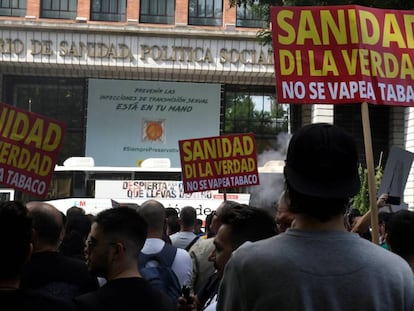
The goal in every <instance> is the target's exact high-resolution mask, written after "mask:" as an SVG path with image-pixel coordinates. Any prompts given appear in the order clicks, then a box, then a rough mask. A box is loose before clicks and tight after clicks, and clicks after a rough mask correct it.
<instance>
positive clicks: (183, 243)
mask: <svg viewBox="0 0 414 311" xmlns="http://www.w3.org/2000/svg"><path fill="white" fill-rule="evenodd" d="M196 237H197V235H196V234H194V233H193V232H190V231H180V232H176V233H174V234H171V235H170V239H171V244H172V245H174V246H175V247H178V248H186V247H187V246H188V245H189V244H190V243H191V241H193V240H194V239H195V238H196Z"/></svg>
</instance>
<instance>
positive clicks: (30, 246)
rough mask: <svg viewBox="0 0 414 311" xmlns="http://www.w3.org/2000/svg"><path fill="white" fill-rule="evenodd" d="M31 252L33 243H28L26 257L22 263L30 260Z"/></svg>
mask: <svg viewBox="0 0 414 311" xmlns="http://www.w3.org/2000/svg"><path fill="white" fill-rule="evenodd" d="M32 254H33V243H30V244H29V249H28V251H27V255H26V259H25V260H24V263H25V264H26V263H28V262H29V261H30V258H32Z"/></svg>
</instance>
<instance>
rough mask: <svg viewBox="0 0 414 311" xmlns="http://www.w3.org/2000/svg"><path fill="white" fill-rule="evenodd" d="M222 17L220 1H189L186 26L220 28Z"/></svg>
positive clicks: (221, 3) (221, 2)
mask: <svg viewBox="0 0 414 311" xmlns="http://www.w3.org/2000/svg"><path fill="white" fill-rule="evenodd" d="M222 17H223V1H222V0H190V2H189V6H188V24H189V25H200V26H221V25H222Z"/></svg>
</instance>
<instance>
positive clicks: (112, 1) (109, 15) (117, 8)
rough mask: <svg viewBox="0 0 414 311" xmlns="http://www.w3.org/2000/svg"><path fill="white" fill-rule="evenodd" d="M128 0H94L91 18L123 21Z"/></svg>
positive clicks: (94, 19)
mask: <svg viewBox="0 0 414 311" xmlns="http://www.w3.org/2000/svg"><path fill="white" fill-rule="evenodd" d="M126 5H127V2H126V0H92V1H91V20H93V21H107V22H123V21H125V17H126V7H127V6H126Z"/></svg>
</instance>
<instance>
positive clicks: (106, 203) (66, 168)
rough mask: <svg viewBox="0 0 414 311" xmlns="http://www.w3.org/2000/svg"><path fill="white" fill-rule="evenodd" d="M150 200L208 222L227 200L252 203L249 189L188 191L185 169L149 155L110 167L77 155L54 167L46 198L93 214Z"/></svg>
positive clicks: (274, 168) (274, 171)
mask: <svg viewBox="0 0 414 311" xmlns="http://www.w3.org/2000/svg"><path fill="white" fill-rule="evenodd" d="M282 169H283V162H282V161H271V162H269V163H267V165H265V166H264V167H260V168H259V173H271V175H277V176H282V174H281V173H282ZM266 175H268V174H266ZM148 199H156V200H158V201H160V202H161V203H162V204H163V205H164V206H165V207H173V208H175V209H177V211H179V210H180V209H181V208H183V207H184V206H193V207H194V208H195V209H196V211H197V217H198V218H200V219H203V220H204V219H205V217H206V215H208V214H210V213H211V212H212V211H214V210H215V209H216V208H217V207H218V206H219V205H220V203H221V202H223V200H224V199H227V200H234V201H237V202H240V203H244V204H249V200H250V193H249V188H238V189H228V190H227V191H226V192H223V191H219V190H209V191H203V192H194V193H184V192H183V183H182V176H181V168H171V167H170V165H169V160H168V159H148V160H145V161H143V162H142V163H141V166H140V167H110V166H95V165H94V160H93V159H92V158H88V157H79V158H76V157H75V158H69V159H68V160H66V161H65V162H64V164H63V165H62V166H56V167H55V172H54V175H53V178H52V182H51V185H50V187H49V192H48V195H47V198H46V199H45V201H47V202H49V203H51V204H53V205H54V206H56V207H57V208H58V209H59V210H60V211H62V212H64V213H66V211H67V209H68V208H70V207H72V206H78V207H82V208H83V209H84V210H85V212H86V213H90V214H93V215H95V214H97V213H98V212H100V211H102V210H104V209H107V208H110V207H115V206H120V205H130V206H139V205H140V204H142V203H143V202H144V201H146V200H148ZM276 200H277V197H275V201H276ZM26 201H27V199H26Z"/></svg>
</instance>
